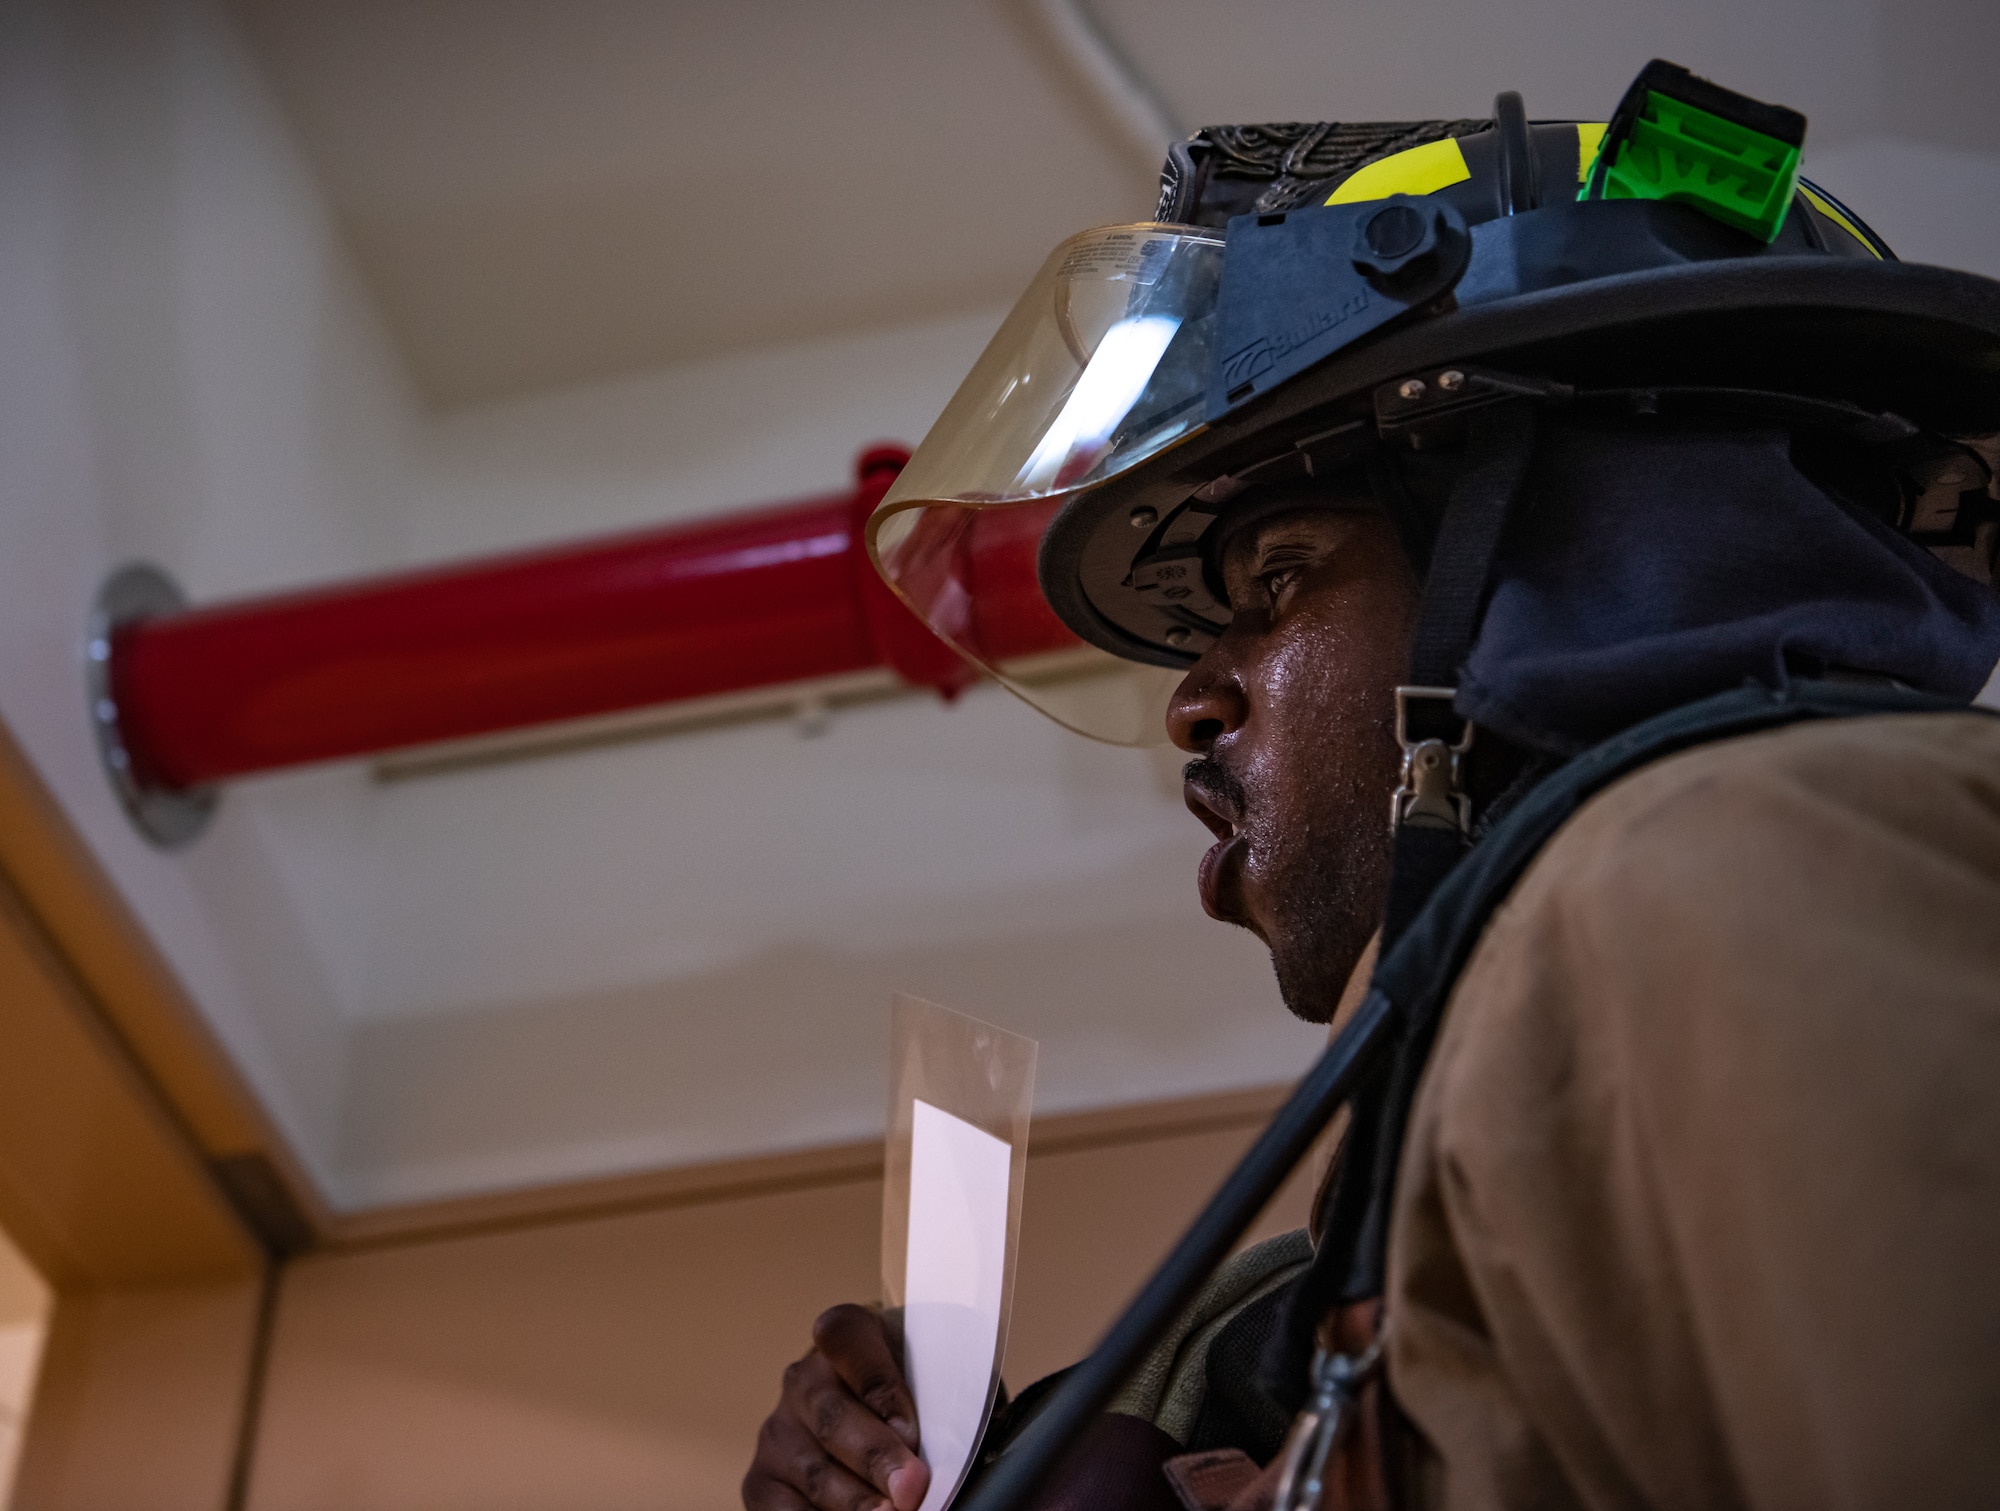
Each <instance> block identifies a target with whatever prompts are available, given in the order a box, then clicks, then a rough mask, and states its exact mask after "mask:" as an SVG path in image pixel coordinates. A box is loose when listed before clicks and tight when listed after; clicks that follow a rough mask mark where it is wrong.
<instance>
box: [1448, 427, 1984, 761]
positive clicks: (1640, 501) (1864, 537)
mask: <svg viewBox="0 0 2000 1511" xmlns="http://www.w3.org/2000/svg"><path fill="white" fill-rule="evenodd" d="M1789 439H1790V438H1789V437H1788V436H1787V435H1786V434H1785V433H1784V432H1783V431H1779V430H1762V429H1736V430H1723V429H1718V430H1714V431H1688V430H1685V429H1676V430H1674V431H1671V432H1648V431H1645V430H1641V429H1636V428H1631V427H1619V428H1617V429H1610V428H1594V427H1591V426H1587V425H1580V424H1565V423H1556V424H1549V425H1545V427H1544V428H1543V430H1542V433H1541V437H1540V439H1539V441H1538V443H1537V445H1536V450H1535V458H1534V461H1533V463H1532V464H1531V466H1530V470H1529V473H1528V477H1527V480H1526V485H1525V487H1524V488H1523V490H1522V494H1521V497H1520V499H1519V500H1518V502H1517V504H1516V509H1515V515H1514V517H1513V519H1512V520H1511V521H1510V523H1509V525H1508V530H1507V534H1506V537H1505V539H1504V541H1503V543H1502V546H1501V550H1500V555H1499V558H1498V560H1497V561H1496V562H1495V566H1494V572H1493V587H1492V591H1491V595H1490V597H1489V599H1488V603H1487V609H1486V614H1485V618H1484V620H1483V621H1482V623H1481V626H1480V630H1479V635H1478V638H1477V640H1476V641H1475V642H1474V644H1473V648H1472V653H1471V655H1470V657H1468V659H1467V662H1466V666H1465V670H1464V672H1463V674H1462V675H1461V677H1460V679H1459V692H1458V710H1459V712H1460V713H1462V714H1464V715H1465V716H1467V717H1468V718H1470V719H1472V720H1473V721H1474V722H1475V723H1477V724H1480V725H1483V726H1485V727H1486V728H1488V729H1491V730H1494V731H1495V732H1497V733H1499V734H1502V735H1505V736H1506V737H1508V738H1509V739H1512V740H1517V741H1519V742H1521V743H1523V744H1526V745H1529V746H1532V747H1536V748H1539V749H1544V750H1550V751H1555V752H1559V753H1562V754H1572V753H1574V752H1576V751H1580V750H1583V749H1585V748H1587V747H1589V746H1591V745H1594V744H1596V743H1597V742H1598V741H1600V740H1603V739H1606V738H1608V737H1609V736H1611V735H1613V734H1616V733H1617V732H1618V731H1619V730H1621V729H1624V728H1627V727H1628V726H1630V725H1632V724H1635V723H1637V722H1638V721H1640V720H1641V719H1645V718H1648V717H1650V716H1651V715H1653V714H1657V713H1663V712H1665V711H1666V710H1667V709H1669V708H1673V707H1676V706H1677V705H1679V704H1682V703H1687V702H1691V701H1692V700H1694V699H1696V698H1701V697H1706V696H1708V695H1709V694H1711V693H1717V692H1722V691H1725V690H1727V689H1729V688H1732V687H1739V686H1741V685H1743V683H1744V682H1746V681H1755V682H1761V683H1763V684H1765V685H1766V686H1769V687H1782V686H1783V685H1784V683H1785V682H1786V681H1787V679H1789V678H1794V677H1801V676H1819V675H1823V674H1825V673H1827V672H1829V671H1832V672H1839V671H1842V670H1845V671H1850V672H1868V673H1876V674H1881V675H1886V676H1889V677H1893V678H1895V679H1896V680H1898V681H1900V682H1904V683H1907V684H1908V685H1909V686H1911V687H1914V688H1917V689H1920V690H1922V691H1925V692H1932V693H1937V694H1941V695H1944V696H1947V697H1954V698H1964V699H1967V700H1970V699H1971V698H1972V697H1974V696H1975V695H1976V694H1977V693H1978V692H1979V690H1980V689H1981V687H1983V686H1984V685H1985V683H1986V680H1987V678H1988V676H1989V675H1991V674H1992V671H1993V668H1994V664H1995V662H1996V661H2000V594H1996V593H1995V592H1993V591H1992V590H1990V589H1988V588H1986V587H1983V586H1982V585H1981V584H1979V583H1977V582H1974V581H1973V580H1972V579H1971V578H1969V577H1966V576H1964V575H1963V574H1961V573H1959V572H1956V571H1954V570H1952V569H1951V568H1950V567H1948V566H1946V565H1945V564H1944V563H1943V562H1941V561H1939V560H1938V559H1937V558H1936V557H1934V556H1932V555H1931V554H1930V553H1929V552H1928V551H1925V550H1924V549H1922V548H1921V547H1919V546H1916V545H1913V544H1911V543H1910V542H1909V541H1907V540H1905V539H1904V538H1903V537H1902V536H1900V535H1898V534H1897V533H1896V532H1895V531H1894V530H1892V529H1890V528H1889V527H1888V526H1887V525H1885V524H1883V523H1881V522H1880V521H1879V520H1877V519H1875V518H1873V517H1872V516H1870V515H1868V514H1865V513H1863V512H1861V511H1860V510H1858V509H1854V508H1850V507H1849V506H1847V505H1846V504H1844V503H1841V502H1839V501H1836V500H1835V499H1833V498H1831V497H1829V496H1828V495H1827V494H1826V493H1825V492H1823V491H1821V489H1820V488H1818V487H1817V486H1816V485H1815V484H1814V483H1812V482H1811V481H1810V480H1809V479H1808V478H1807V477H1806V476H1805V475H1804V474H1803V473H1801V472H1800V471H1799V470H1798V469H1797V468H1796V467H1795V466H1794V465H1793V464H1792V460H1791V456H1790V445H1789Z"/></svg>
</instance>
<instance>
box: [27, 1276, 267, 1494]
mask: <svg viewBox="0 0 2000 1511" xmlns="http://www.w3.org/2000/svg"><path fill="white" fill-rule="evenodd" d="M259 1293H260V1286H259V1284H258V1282H256V1281H254V1280H252V1281H235V1282H229V1283H224V1284H210V1285H190V1286H157V1287H146V1288H143V1289H133V1290H122V1291H106V1292H98V1293H95V1294H92V1293H88V1292H81V1293H74V1294H69V1295H64V1296H61V1297H60V1298H59V1299H58V1300H57V1302H56V1309H55V1315H54V1318H53V1319H52V1322H51V1325H50V1328H49V1335H48V1340H47V1343H46V1344H45V1346H44V1349H43V1354H42V1366H41V1378H40V1380H39V1382H38V1384H37V1387H36V1391H35V1399H34V1403H33V1405H32V1407H31V1408H30V1412H29V1417H28V1431H27V1439H26V1442H25V1444H24V1446H23V1449H22V1454H21V1462H20V1467H19V1471H18V1475H17V1478H16V1480H15V1489H14V1511H112V1508H116V1511H223V1507H224V1506H225V1505H226V1504H227V1502H228V1498H229V1490H230V1480H231V1475H232V1473H233V1471H234V1469H235V1465H236V1450H237V1443H238V1437H239V1429H240V1427H241V1424H242V1421H243V1410H244V1401H245V1392H246V1389H247V1385H248V1381H249V1378H250V1359H251V1351H252V1346H253V1339H254V1337H255V1333H256V1326H257V1310H258V1299H259Z"/></svg>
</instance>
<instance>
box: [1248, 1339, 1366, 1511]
mask: <svg viewBox="0 0 2000 1511" xmlns="http://www.w3.org/2000/svg"><path fill="white" fill-rule="evenodd" d="M1381 1367H1382V1337H1381V1335H1379V1334H1378V1335H1377V1336H1376V1339H1375V1341H1374V1342H1373V1343H1371V1344H1369V1345H1368V1349H1367V1351H1366V1352H1365V1353H1361V1354H1336V1353H1332V1352H1329V1351H1328V1350H1327V1349H1324V1348H1322V1349H1320V1350H1319V1351H1318V1352H1317V1353H1316V1354H1314V1355H1313V1364H1312V1392H1313V1393H1312V1399H1311V1400H1310V1401H1308V1402H1307V1403H1306V1405H1305V1409H1304V1410H1302V1411H1301V1412H1300V1413H1299V1414H1298V1416H1296V1417H1295V1418H1293V1420H1292V1430H1291V1432H1290V1433H1289V1434H1288V1435H1287V1436H1286V1438H1285V1447H1284V1452H1283V1454H1282V1455H1281V1461H1282V1464H1283V1467H1282V1468H1281V1469H1280V1470H1279V1473H1278V1493H1277V1496H1276V1498H1275V1499H1274V1500H1273V1501H1272V1503H1271V1508H1272V1511H1316V1508H1317V1507H1318V1506H1319V1503H1320V1497H1321V1495H1322V1494H1324V1493H1325V1490H1326V1469H1327V1465H1328V1464H1330V1463H1332V1462H1333V1457H1334V1454H1335V1453H1336V1452H1337V1451H1338V1450H1339V1448H1340V1443H1341V1439H1342V1438H1343V1437H1344V1436H1345V1429H1346V1427H1347V1424H1348V1421H1349V1413H1348V1409H1347V1408H1348V1407H1349V1406H1351V1405H1353V1404H1354V1398H1355V1396H1356V1395H1358V1394H1359V1393H1360V1390H1361V1387H1362V1386H1363V1385H1365V1384H1367V1383H1368V1380H1369V1378H1370V1377H1371V1376H1373V1375H1374V1373H1375V1372H1376V1370H1378V1369H1380V1368H1381Z"/></svg>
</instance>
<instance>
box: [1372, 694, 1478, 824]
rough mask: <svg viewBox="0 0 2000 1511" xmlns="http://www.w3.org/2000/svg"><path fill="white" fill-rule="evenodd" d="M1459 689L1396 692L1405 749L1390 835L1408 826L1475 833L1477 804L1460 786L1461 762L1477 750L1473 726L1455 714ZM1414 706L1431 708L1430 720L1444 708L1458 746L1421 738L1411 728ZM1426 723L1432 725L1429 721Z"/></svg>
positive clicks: (1392, 806) (1399, 732)
mask: <svg viewBox="0 0 2000 1511" xmlns="http://www.w3.org/2000/svg"><path fill="white" fill-rule="evenodd" d="M1457 696H1458V689H1457V688H1455V687H1399V688H1397V689H1396V743H1397V744H1398V745H1400V746H1402V747H1403V780H1402V785H1401V786H1399V787H1398V788H1397V789H1396V794H1395V796H1394V797H1393V798H1392V799H1391V800H1390V808H1389V832H1390V833H1391V834H1393V833H1395V832H1396V830H1398V829H1400V828H1402V827H1403V826H1404V825H1405V824H1408V825H1410V826H1411V827H1412V828H1428V829H1456V830H1457V831H1458V832H1459V833H1460V834H1470V833H1471V832H1472V799H1471V798H1469V797H1468V796H1466V794H1465V789H1464V788H1463V786H1462V785H1461V784H1460V782H1459V762H1460V760H1461V758H1462V757H1463V756H1464V755H1465V753H1466V751H1468V750H1470V749H1471V748H1472V721H1471V720H1470V719H1459V718H1458V715H1457V714H1455V713H1453V712H1452V707H1451V704H1452V699H1454V698H1455V697H1457ZM1412 704H1428V705H1430V706H1431V709H1430V712H1431V716H1432V717H1433V718H1434V717H1435V710H1436V708H1437V707H1438V705H1442V710H1443V714H1444V716H1445V718H1447V719H1450V720H1453V721H1456V722H1457V724H1458V726H1459V736H1458V739H1457V740H1456V741H1450V740H1446V739H1443V738H1441V737H1439V736H1436V735H1429V736H1420V735H1419V737H1415V738H1413V735H1418V732H1417V731H1413V730H1412V729H1411V727H1410V725H1411V720H1410V712H1411V705H1412ZM1427 722H1429V721H1428V720H1427Z"/></svg>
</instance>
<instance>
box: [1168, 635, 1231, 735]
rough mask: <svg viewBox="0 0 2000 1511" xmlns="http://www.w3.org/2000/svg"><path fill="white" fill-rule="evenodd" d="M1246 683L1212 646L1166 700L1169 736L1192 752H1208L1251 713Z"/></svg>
mask: <svg viewBox="0 0 2000 1511" xmlns="http://www.w3.org/2000/svg"><path fill="white" fill-rule="evenodd" d="M1249 711H1250V706H1249V702H1248V700H1247V699H1245V697H1244V696H1243V684H1242V682H1241V681H1240V680H1239V679H1238V678H1237V676H1236V674H1235V672H1234V671H1233V670H1232V669H1231V668H1230V667H1229V666H1227V665H1226V664H1225V663H1224V662H1223V660H1222V658H1221V657H1219V656H1217V655H1216V654H1215V652H1214V651H1213V650H1211V651H1210V652H1209V653H1208V654H1207V655H1206V656H1203V657H1202V658H1201V660H1199V661H1197V662H1196V663H1195V664H1194V666H1193V668H1192V669H1191V670H1190V671H1189V672H1188V674H1187V676H1185V677H1183V678H1182V679H1181V685H1180V686H1179V687H1177V688H1175V689H1174V695H1173V698H1172V699H1171V700H1170V701H1169V702H1168V704H1167V738H1168V739H1170V740H1172V741H1173V742H1174V744H1176V745H1178V746H1179V747H1180V748H1181V749H1182V750H1185V751H1186V752H1187V753H1188V754H1189V755H1207V754H1208V753H1209V751H1210V750H1212V749H1213V748H1214V746H1215V742H1216V741H1217V740H1220V739H1221V738H1222V737H1223V736H1224V735H1228V734H1234V733H1235V732H1236V731H1237V730H1239V729H1241V728H1242V727H1243V720H1244V719H1245V717H1246V716H1247V715H1248V714H1249Z"/></svg>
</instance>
